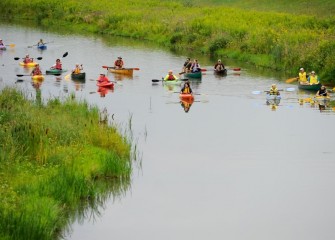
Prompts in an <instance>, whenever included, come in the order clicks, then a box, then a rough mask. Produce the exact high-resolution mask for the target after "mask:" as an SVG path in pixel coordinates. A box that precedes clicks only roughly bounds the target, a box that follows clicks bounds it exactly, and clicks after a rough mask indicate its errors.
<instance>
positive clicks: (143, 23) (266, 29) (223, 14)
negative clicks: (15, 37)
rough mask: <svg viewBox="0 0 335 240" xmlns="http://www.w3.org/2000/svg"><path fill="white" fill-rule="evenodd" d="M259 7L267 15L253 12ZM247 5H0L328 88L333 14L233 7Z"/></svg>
mask: <svg viewBox="0 0 335 240" xmlns="http://www.w3.org/2000/svg"><path fill="white" fill-rule="evenodd" d="M325 1H326V0H318V1H315V2H320V3H323V2H325ZM258 2H259V3H261V5H260V6H263V7H264V8H265V7H266V6H268V8H269V10H267V9H266V8H265V9H262V8H261V7H260V9H258V8H256V6H257V3H258ZM233 3H234V4H233ZM246 3H247V1H246V0H245V1H242V0H233V1H232V4H231V6H233V7H227V6H226V5H224V4H217V5H213V4H211V3H208V4H205V3H204V1H203V0H198V2H193V1H192V2H191V1H181V0H180V1H178V0H175V1H158V0H146V1H145V0H138V1H130V0H124V1H118V0H116V1H109V0H88V1H85V2H84V3H83V2H82V1H79V0H71V1H69V0H65V1H60V0H31V1H24V0H17V1H15V2H14V1H12V0H2V1H1V2H0V12H1V13H2V14H3V15H4V16H6V17H7V18H8V19H21V20H22V19H33V20H35V21H36V22H37V24H39V25H42V26H48V27H62V28H65V29H68V31H76V32H78V31H79V32H80V31H84V32H91V33H95V34H103V35H114V36H123V37H131V38H136V39H145V40H149V41H154V42H157V43H159V44H162V45H164V46H167V47H169V48H171V49H173V50H177V51H179V50H180V51H181V50H185V49H187V50H189V51H192V52H193V53H197V54H211V55H213V56H215V55H224V56H229V57H233V58H235V59H239V60H242V61H246V62H249V63H251V64H254V65H255V66H257V67H264V68H269V69H274V70H280V71H286V72H288V73H290V74H295V75H296V74H297V72H298V69H299V68H300V67H304V68H305V69H307V71H312V70H314V71H316V72H317V73H318V75H319V77H321V80H322V81H324V82H331V81H333V83H334V82H335V81H334V74H335V70H334V67H333V65H334V64H333V63H334V62H335V55H334V54H333V53H334V52H335V41H334V39H335V17H334V16H333V15H331V16H328V17H320V15H322V14H321V13H319V14H311V13H308V12H306V14H303V13H304V9H309V6H308V5H304V4H302V5H299V4H297V5H299V7H300V8H299V11H297V12H294V11H292V12H291V11H288V9H289V7H286V10H287V11H285V9H284V6H285V4H286V3H287V0H281V1H280V4H279V6H280V7H279V8H280V9H281V11H277V12H276V11H273V8H274V5H272V4H270V3H269V2H266V1H261V0H260V1H255V0H254V1H251V2H250V3H249V4H251V5H252V4H253V6H255V7H250V8H244V9H242V8H238V7H236V6H238V5H239V4H246ZM200 4H201V5H200ZM334 5H335V3H330V5H329V7H328V8H327V7H324V6H322V7H321V6H319V5H317V4H315V8H314V9H315V11H320V12H321V11H326V9H331V8H334ZM271 6H272V7H271ZM295 6H296V5H294V7H295ZM271 9H272V10H271ZM262 10H263V11H262ZM264 10H266V11H264ZM270 10H271V11H270ZM290 12H291V13H290ZM325 15H326V14H325Z"/></svg>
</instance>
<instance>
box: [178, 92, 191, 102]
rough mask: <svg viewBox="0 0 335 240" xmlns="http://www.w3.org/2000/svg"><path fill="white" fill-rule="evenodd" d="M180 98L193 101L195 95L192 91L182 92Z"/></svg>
mask: <svg viewBox="0 0 335 240" xmlns="http://www.w3.org/2000/svg"><path fill="white" fill-rule="evenodd" d="M179 98H180V100H183V101H193V100H194V96H193V94H192V93H180V94H179Z"/></svg>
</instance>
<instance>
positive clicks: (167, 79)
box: [164, 70, 178, 81]
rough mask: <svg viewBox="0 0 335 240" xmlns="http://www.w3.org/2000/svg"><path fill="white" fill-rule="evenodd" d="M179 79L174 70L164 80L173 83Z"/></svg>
mask: <svg viewBox="0 0 335 240" xmlns="http://www.w3.org/2000/svg"><path fill="white" fill-rule="evenodd" d="M177 79H178V77H176V76H175V75H174V74H173V71H172V70H169V72H168V74H167V75H166V76H165V78H164V80H165V81H173V80H177Z"/></svg>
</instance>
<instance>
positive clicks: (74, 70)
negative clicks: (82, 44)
mask: <svg viewBox="0 0 335 240" xmlns="http://www.w3.org/2000/svg"><path fill="white" fill-rule="evenodd" d="M81 70H83V64H81V65H79V64H78V63H77V64H76V67H75V68H74V69H73V70H72V73H74V74H79V73H81Z"/></svg>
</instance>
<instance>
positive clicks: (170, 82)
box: [163, 79, 182, 85]
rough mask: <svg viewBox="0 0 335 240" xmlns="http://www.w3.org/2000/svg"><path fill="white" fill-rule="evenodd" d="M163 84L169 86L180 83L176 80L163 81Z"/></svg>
mask: <svg viewBox="0 0 335 240" xmlns="http://www.w3.org/2000/svg"><path fill="white" fill-rule="evenodd" d="M163 83H164V84H170V85H181V84H182V81H180V80H179V79H176V80H163Z"/></svg>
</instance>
